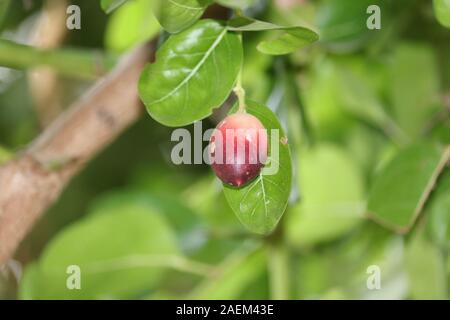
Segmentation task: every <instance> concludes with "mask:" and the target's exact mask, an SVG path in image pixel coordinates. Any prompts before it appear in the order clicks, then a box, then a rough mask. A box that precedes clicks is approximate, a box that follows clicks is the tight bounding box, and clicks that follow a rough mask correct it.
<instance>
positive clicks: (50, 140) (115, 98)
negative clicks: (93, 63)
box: [0, 41, 154, 264]
mask: <svg viewBox="0 0 450 320" xmlns="http://www.w3.org/2000/svg"><path fill="white" fill-rule="evenodd" d="M2 44H4V42H3V41H2ZM0 46H1V45H0ZM0 52H2V50H0ZM153 53H154V44H153V43H151V44H150V45H143V46H140V47H139V48H137V49H136V50H134V51H133V52H131V53H130V54H129V55H127V56H126V57H125V58H124V59H123V60H122V61H121V63H120V64H119V65H118V66H117V67H116V69H115V70H114V71H113V72H112V73H111V74H110V75H108V76H107V77H106V78H105V79H103V80H101V81H99V82H98V83H97V84H96V85H95V86H94V87H93V88H92V90H91V91H90V92H89V93H88V94H87V95H85V96H83V97H81V99H80V100H79V101H78V102H77V103H75V104H74V105H73V106H71V107H70V108H69V109H68V110H67V111H66V112H65V113H63V114H61V115H60V117H59V118H58V119H57V120H56V121H55V122H54V123H53V124H52V125H50V126H49V127H48V128H47V129H46V130H45V131H44V132H43V133H42V135H41V136H39V137H38V138H37V139H36V140H35V141H34V142H33V143H32V144H31V145H30V146H29V147H28V148H27V149H26V150H24V152H22V153H21V154H20V155H19V156H18V157H17V158H16V159H14V160H12V161H10V162H8V163H6V164H5V165H4V166H3V167H0V264H2V263H4V262H6V261H7V260H8V259H9V258H10V257H11V256H12V255H13V254H14V252H15V250H16V248H17V246H18V245H19V243H20V242H21V241H22V240H23V238H24V237H25V236H26V234H27V233H28V232H29V231H30V230H31V228H32V227H33V225H34V223H35V222H36V220H37V219H39V217H40V216H41V215H42V214H43V213H44V212H45V211H46V209H47V208H48V207H49V206H50V205H52V204H53V202H55V201H56V199H57V198H58V196H59V195H60V193H61V192H62V191H63V189H64V187H65V186H66V185H67V184H68V182H69V181H70V180H71V178H72V177H73V176H74V175H75V174H77V173H78V172H79V171H80V170H81V169H82V168H83V167H84V165H85V164H86V163H87V162H88V161H89V160H91V159H92V158H93V157H94V156H95V155H96V154H97V153H98V152H99V151H101V150H102V149H103V148H105V147H106V146H107V145H108V144H109V143H111V142H112V141H113V140H114V139H115V138H116V137H117V136H118V135H119V134H120V133H121V132H122V131H123V130H124V129H125V128H127V127H128V126H129V125H130V124H132V123H133V122H134V121H135V120H136V119H137V118H138V117H139V115H140V114H141V112H142V110H143V108H142V105H141V103H140V100H139V97H138V93H137V87H138V79H139V76H140V73H141V70H142V68H143V66H144V65H145V63H146V62H147V61H148V60H149V59H150V58H153V57H152V56H153ZM55 164H57V166H55Z"/></svg>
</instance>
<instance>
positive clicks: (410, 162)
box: [368, 144, 450, 232]
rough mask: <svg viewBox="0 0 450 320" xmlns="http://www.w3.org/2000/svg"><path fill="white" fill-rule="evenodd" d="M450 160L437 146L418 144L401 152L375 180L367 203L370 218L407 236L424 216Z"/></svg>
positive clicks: (448, 153)
mask: <svg viewBox="0 0 450 320" xmlns="http://www.w3.org/2000/svg"><path fill="white" fill-rule="evenodd" d="M449 158H450V149H448V148H447V150H446V151H445V152H444V153H443V152H442V150H441V148H438V147H436V146H434V145H426V144H419V145H414V146H411V147H409V148H407V149H405V150H403V151H401V152H400V153H399V154H398V155H397V156H396V157H395V158H394V159H393V160H392V161H391V162H390V163H389V164H387V165H386V167H385V168H384V169H383V170H382V171H381V172H380V173H379V174H378V175H377V176H376V177H375V181H374V183H373V185H372V190H371V192H370V195H369V200H368V211H369V214H370V215H371V217H372V218H373V219H374V220H375V221H377V222H379V223H380V224H382V225H384V226H386V227H388V228H391V229H394V230H395V231H397V232H407V231H409V229H410V228H411V227H412V226H413V224H414V222H415V221H416V219H417V217H418V216H419V214H420V213H421V212H422V210H423V208H424V206H425V203H426V201H427V199H428V198H429V196H430V193H431V191H432V190H433V188H434V187H435V185H436V181H437V179H438V177H439V175H440V174H441V173H442V170H443V169H444V167H445V165H446V163H447V161H448V160H449Z"/></svg>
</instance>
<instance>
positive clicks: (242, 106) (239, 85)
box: [233, 33, 247, 112]
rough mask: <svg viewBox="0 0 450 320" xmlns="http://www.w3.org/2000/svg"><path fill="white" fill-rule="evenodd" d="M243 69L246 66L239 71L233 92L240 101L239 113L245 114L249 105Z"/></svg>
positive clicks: (240, 38)
mask: <svg viewBox="0 0 450 320" xmlns="http://www.w3.org/2000/svg"><path fill="white" fill-rule="evenodd" d="M239 40H240V41H241V43H242V33H240V34H239ZM243 67H244V66H243V65H242V66H241V70H240V71H239V74H238V77H237V81H236V86H235V87H234V89H233V91H234V93H235V94H236V96H237V98H238V101H239V109H238V112H245V109H246V107H247V105H246V103H245V90H244V87H243V86H242V69H243Z"/></svg>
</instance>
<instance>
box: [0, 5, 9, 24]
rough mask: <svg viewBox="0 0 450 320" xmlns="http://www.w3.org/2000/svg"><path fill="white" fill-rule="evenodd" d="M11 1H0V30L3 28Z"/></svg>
mask: <svg viewBox="0 0 450 320" xmlns="http://www.w3.org/2000/svg"><path fill="white" fill-rule="evenodd" d="M10 3H11V0H0V28H2V27H3V20H4V18H5V16H6V13H7V12H8V8H9V4H10Z"/></svg>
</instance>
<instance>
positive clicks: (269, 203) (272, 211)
mask: <svg viewBox="0 0 450 320" xmlns="http://www.w3.org/2000/svg"><path fill="white" fill-rule="evenodd" d="M236 108H237V107H236V106H235V107H234V109H233V110H232V111H236ZM247 112H248V113H250V114H252V115H254V116H255V117H257V118H258V119H259V120H260V121H261V122H262V124H263V125H264V127H265V128H266V129H267V133H268V136H269V154H268V161H270V162H268V163H267V164H266V167H265V168H264V169H263V170H262V171H261V174H260V175H259V176H258V177H257V178H256V179H255V180H254V181H252V182H251V183H250V184H248V185H246V186H244V187H243V188H233V187H230V186H228V185H224V193H225V197H226V199H227V201H228V203H229V205H230V207H231V208H232V209H233V211H234V213H235V214H236V215H237V217H238V218H239V220H240V221H241V222H242V224H244V226H245V227H247V228H248V229H249V230H251V231H252V232H255V233H259V234H269V233H270V232H272V231H273V229H274V228H275V227H276V225H277V224H278V221H279V220H280V218H281V216H282V215H283V213H284V211H285V210H286V206H287V203H288V199H289V195H290V192H291V178H292V168H291V155H290V151H289V145H288V144H287V143H282V142H281V141H285V139H286V136H285V133H284V131H283V129H282V128H281V125H280V123H279V122H278V119H277V117H276V116H275V114H274V113H273V112H272V111H271V110H270V109H269V108H267V107H265V106H263V105H260V104H259V103H257V102H253V101H247ZM272 129H274V130H279V139H278V141H272V137H271V130H272ZM273 143H277V144H278V148H279V154H278V159H276V158H275V156H274V155H272V154H271V149H272V144H273ZM271 166H275V167H278V170H277V172H276V173H275V174H267V173H268V171H267V169H268V168H270V167H271Z"/></svg>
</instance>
